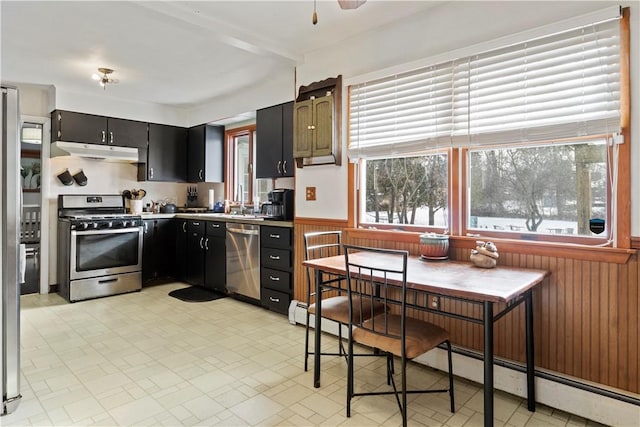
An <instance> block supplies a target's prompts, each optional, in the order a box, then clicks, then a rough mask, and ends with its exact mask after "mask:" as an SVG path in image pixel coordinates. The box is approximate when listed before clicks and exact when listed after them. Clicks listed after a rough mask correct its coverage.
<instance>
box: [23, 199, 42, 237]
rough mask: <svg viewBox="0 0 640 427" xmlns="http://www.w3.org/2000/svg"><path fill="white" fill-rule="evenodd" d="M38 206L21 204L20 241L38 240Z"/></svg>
mask: <svg viewBox="0 0 640 427" xmlns="http://www.w3.org/2000/svg"><path fill="white" fill-rule="evenodd" d="M40 215H41V213H40V206H23V207H22V216H21V218H20V242H21V243H38V242H40Z"/></svg>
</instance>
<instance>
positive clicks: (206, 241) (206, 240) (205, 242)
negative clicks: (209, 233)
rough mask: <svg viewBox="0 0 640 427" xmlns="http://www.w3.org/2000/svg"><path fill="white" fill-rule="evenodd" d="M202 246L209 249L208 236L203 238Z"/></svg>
mask: <svg viewBox="0 0 640 427" xmlns="http://www.w3.org/2000/svg"><path fill="white" fill-rule="evenodd" d="M204 248H205V249H206V250H209V238H208V237H207V238H206V239H205V240H204Z"/></svg>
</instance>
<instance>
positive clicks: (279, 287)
mask: <svg viewBox="0 0 640 427" xmlns="http://www.w3.org/2000/svg"><path fill="white" fill-rule="evenodd" d="M292 272H293V233H292V229H291V228H287V227H271V226H262V227H260V287H261V289H260V299H261V302H262V306H263V307H265V308H268V309H269V310H273V311H277V312H278V313H282V314H287V313H288V312H289V303H290V302H291V296H292V293H293V289H292V282H291V274H292Z"/></svg>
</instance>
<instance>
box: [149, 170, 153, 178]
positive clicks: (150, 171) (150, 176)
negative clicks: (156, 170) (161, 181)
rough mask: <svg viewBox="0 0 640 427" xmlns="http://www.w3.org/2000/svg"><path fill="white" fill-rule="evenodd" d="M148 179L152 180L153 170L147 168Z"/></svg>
mask: <svg viewBox="0 0 640 427" xmlns="http://www.w3.org/2000/svg"><path fill="white" fill-rule="evenodd" d="M149 178H150V179H153V168H149Z"/></svg>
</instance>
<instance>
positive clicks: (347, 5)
mask: <svg viewBox="0 0 640 427" xmlns="http://www.w3.org/2000/svg"><path fill="white" fill-rule="evenodd" d="M366 2H367V0H338V4H339V5H340V9H357V8H359V7H360V6H362V5H363V4H365V3H366Z"/></svg>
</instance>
